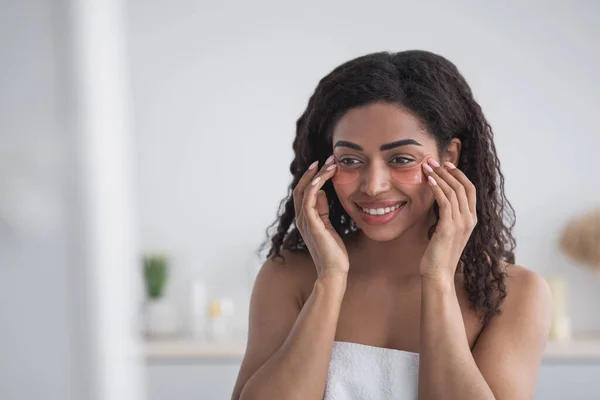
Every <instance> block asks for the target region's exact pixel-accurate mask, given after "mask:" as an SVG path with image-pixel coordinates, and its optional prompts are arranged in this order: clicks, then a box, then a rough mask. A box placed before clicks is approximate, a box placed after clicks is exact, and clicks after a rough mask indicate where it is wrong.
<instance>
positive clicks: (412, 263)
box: [354, 210, 435, 281]
mask: <svg viewBox="0 0 600 400" xmlns="http://www.w3.org/2000/svg"><path fill="white" fill-rule="evenodd" d="M434 221H435V215H434V214H433V210H432V212H431V213H430V214H428V215H427V216H426V217H425V218H423V220H421V221H418V222H417V223H415V224H414V225H412V226H411V227H409V228H408V229H406V230H405V231H404V232H403V233H402V234H401V235H400V236H398V237H397V238H395V239H392V240H389V241H386V242H380V241H376V240H372V239H370V238H368V237H367V236H366V235H365V234H363V233H362V232H358V235H357V239H356V247H355V252H354V258H355V260H356V261H357V265H360V271H359V272H361V273H362V274H367V275H372V276H382V277H386V278H392V279H395V280H403V281H412V280H413V279H415V278H420V273H419V266H420V263H421V258H422V257H423V253H424V252H425V249H426V248H427V245H428V244H429V239H428V236H427V232H428V230H429V228H430V227H431V226H432V225H433V223H434Z"/></svg>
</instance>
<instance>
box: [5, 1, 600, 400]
mask: <svg viewBox="0 0 600 400" xmlns="http://www.w3.org/2000/svg"><path fill="white" fill-rule="evenodd" d="M598 17H600V3H598V2H595V1H591V0H588V1H586V0H579V1H571V2H558V1H554V2H553V1H546V2H516V1H515V2H503V3H501V4H499V3H491V2H485V3H484V2H477V1H460V2H442V1H437V2H436V1H428V2H418V3H417V2H408V1H385V2H384V1H374V2H370V3H364V2H341V1H326V2H316V1H304V2H294V3H288V4H286V3H285V2H277V1H272V0H267V1H251V2H243V1H236V2H233V1H224V2H205V1H200V0H171V1H154V2H146V1H139V0H128V1H118V0H88V1H84V0H79V1H78V0H60V1H52V0H19V1H17V0H12V1H11V0H4V1H2V2H0V29H1V31H0V32H1V34H0V90H1V92H0V271H1V272H2V277H1V282H2V283H3V284H2V290H0V318H1V319H0V320H1V321H2V324H1V325H0V398H1V399H10V400H12V399H15V400H16V399H18V400H21V399H23V400H29V399H38V398H42V397H43V398H45V399H52V400H53V399H61V400H62V399H65V400H70V399H131V400H136V399H140V400H141V399H146V398H147V399H152V400H162V399H170V398H177V399H182V400H186V399H198V398H200V399H226V398H229V396H230V395H231V391H232V389H233V383H234V380H235V378H236V375H237V371H238V369H239V365H240V361H241V358H242V356H243V352H244V349H245V338H246V336H245V335H246V329H247V319H248V315H247V311H248V300H249V296H250V291H251V288H252V284H253V280H254V277H255V275H256V273H257V271H258V269H259V268H260V265H261V260H260V259H259V257H258V256H257V255H256V253H255V252H256V250H257V248H258V246H259V245H260V243H261V242H262V241H263V240H264V239H265V229H266V227H267V226H268V225H269V224H271V223H272V222H273V220H274V219H275V216H276V211H277V208H278V205H279V201H280V200H281V199H282V198H283V197H284V196H285V195H286V192H287V186H288V185H289V183H290V179H291V176H290V174H289V164H290V162H291V160H292V156H293V153H292V147H291V145H292V140H293V138H294V134H295V122H296V119H297V118H298V117H299V115H300V114H301V113H302V111H303V110H304V108H305V106H306V104H307V102H308V98H309V97H310V95H311V94H312V92H313V90H314V88H315V87H316V85H317V83H318V81H319V80H320V79H321V78H322V77H323V76H325V75H326V74H327V73H328V72H330V71H331V70H332V69H333V68H334V67H336V66H337V65H339V64H341V63H342V62H345V61H347V60H349V59H351V58H354V57H357V56H359V55H363V54H366V53H370V52H374V51H381V50H389V51H399V50H406V49H425V50H430V51H433V52H437V53H439V54H441V55H443V56H445V57H447V58H448V59H450V60H451V61H452V62H454V63H455V64H456V65H457V66H458V68H459V70H460V71H461V72H462V73H463V74H464V75H465V77H466V79H467V81H468V82H469V83H470V85H471V87H472V89H473V91H474V93H475V96H476V99H477V100H478V101H479V103H480V104H481V105H482V107H483V110H484V112H485V114H486V116H487V118H488V120H489V121H490V123H491V125H492V127H493V129H494V132H495V135H496V145H497V148H498V152H499V156H500V160H501V162H502V170H503V172H504V175H505V178H506V191H507V196H508V198H509V200H510V201H511V202H512V204H513V206H514V208H515V210H516V214H517V225H516V228H515V234H516V238H517V244H518V247H517V251H516V255H517V262H518V263H519V264H521V265H524V266H526V267H528V268H530V269H532V270H535V271H537V272H538V273H540V274H541V275H542V276H544V277H546V278H547V279H548V281H549V282H550V284H551V288H552V291H553V295H554V298H555V310H554V311H555V312H554V315H553V327H552V332H551V341H550V342H549V344H548V348H547V351H546V354H545V355H544V362H543V365H542V368H541V370H540V376H539V382H538V392H537V395H536V399H564V398H569V399H598V398H600V382H599V381H598V379H597V377H598V376H600V313H599V312H598V307H599V306H600V290H599V289H600V272H599V271H600V260H599V259H598V258H597V249H600V222H599V221H598V219H600V218H599V217H598V216H597V214H594V212H593V210H595V209H597V208H598V207H599V206H600V179H599V178H598V168H597V151H598V148H600V131H599V128H598V124H597V113H598V110H599V109H600V76H599V74H598V71H599V70H600V25H598V24H597V19H598ZM594 218H595V219H594ZM567 228H568V229H567ZM594 251H596V253H594Z"/></svg>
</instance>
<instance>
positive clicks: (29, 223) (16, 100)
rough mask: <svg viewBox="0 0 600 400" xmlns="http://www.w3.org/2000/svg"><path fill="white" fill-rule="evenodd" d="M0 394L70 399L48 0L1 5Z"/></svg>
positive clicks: (56, 78)
mask: <svg viewBox="0 0 600 400" xmlns="http://www.w3.org/2000/svg"><path fill="white" fill-rule="evenodd" d="M0 31H1V33H0V88H2V89H1V94H0V271H1V276H2V278H1V280H2V289H1V290H0V316H2V317H1V320H2V327H1V328H0V354H1V356H0V398H2V399H24V400H28V399H39V398H46V399H52V400H54V399H56V400H58V399H64V400H70V399H74V398H75V397H74V396H73V394H74V393H73V391H74V390H75V386H74V385H75V383H74V382H73V380H72V375H73V372H74V371H73V369H72V367H73V357H74V354H73V351H72V350H73V347H72V345H71V343H72V336H71V334H72V327H73V325H72V320H71V313H70V311H71V310H70V305H69V300H70V298H69V295H70V292H69V270H68V258H69V254H68V247H69V245H70V243H71V242H70V238H69V233H68V222H67V220H66V212H65V211H66V206H67V205H66V203H65V199H66V194H67V190H68V187H67V179H66V171H67V164H66V163H65V162H64V161H65V158H64V156H65V150H66V147H67V146H66V144H67V142H68V140H69V137H68V132H66V131H65V130H62V129H61V121H60V117H59V114H60V110H61V104H60V90H61V88H63V87H62V83H63V81H61V80H60V78H61V77H60V74H59V68H60V60H59V55H58V49H57V46H56V38H57V33H58V32H57V26H56V24H55V19H54V14H53V10H52V5H51V3H50V2H49V1H19V2H2V5H1V6H0Z"/></svg>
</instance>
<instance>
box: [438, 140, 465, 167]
mask: <svg viewBox="0 0 600 400" xmlns="http://www.w3.org/2000/svg"><path fill="white" fill-rule="evenodd" d="M461 146H462V142H461V141H460V139H457V138H454V139H452V140H451V141H450V144H449V145H448V148H447V149H446V151H445V152H444V154H443V155H442V161H450V162H451V163H452V164H454V165H458V160H459V159H460V148H461Z"/></svg>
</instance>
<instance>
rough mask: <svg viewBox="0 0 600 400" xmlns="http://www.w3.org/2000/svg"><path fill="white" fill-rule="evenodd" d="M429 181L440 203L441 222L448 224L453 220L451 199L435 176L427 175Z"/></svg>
mask: <svg viewBox="0 0 600 400" xmlns="http://www.w3.org/2000/svg"><path fill="white" fill-rule="evenodd" d="M427 183H428V185H429V187H430V188H431V191H432V192H433V195H434V197H435V200H436V201H437V203H438V208H439V210H440V224H446V223H448V222H450V221H452V205H451V204H450V200H448V198H447V197H446V195H445V194H444V191H443V190H442V189H441V188H440V186H439V185H438V183H437V181H436V179H435V178H434V177H433V176H431V175H429V176H427Z"/></svg>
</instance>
